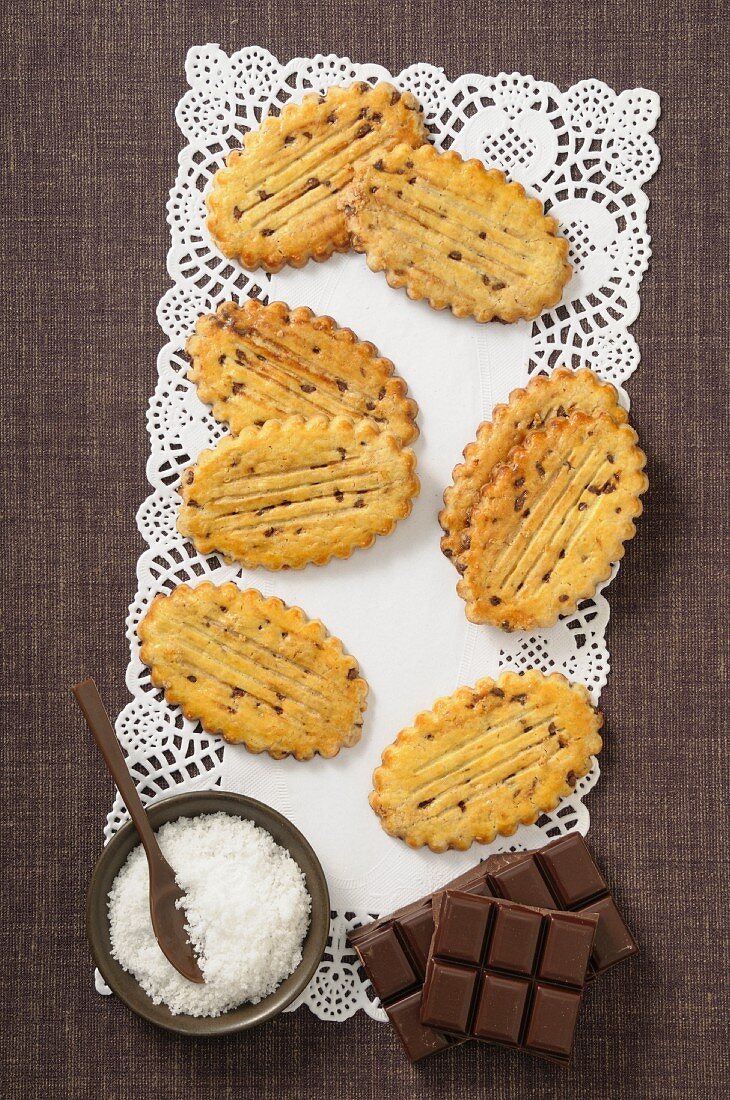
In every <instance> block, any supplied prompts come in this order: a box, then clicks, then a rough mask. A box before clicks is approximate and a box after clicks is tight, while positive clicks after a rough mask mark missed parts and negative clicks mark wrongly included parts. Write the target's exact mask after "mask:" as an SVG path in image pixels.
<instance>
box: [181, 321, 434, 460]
mask: <svg viewBox="0 0 730 1100" xmlns="http://www.w3.org/2000/svg"><path fill="white" fill-rule="evenodd" d="M186 350H187V353H188V356H189V357H190V359H191V360H192V366H191V369H190V371H189V372H188V378H190V379H191V381H193V382H195V384H196V385H197V387H198V394H199V395H200V398H201V400H202V401H205V402H207V403H208V404H210V405H212V406H213V415H214V416H215V418H216V419H217V420H222V421H225V422H227V423H228V424H230V427H231V431H232V432H240V431H242V430H243V429H244V428H250V427H253V426H257V427H261V425H262V424H263V423H264V422H265V421H266V420H272V419H276V420H285V419H286V417H287V416H294V415H299V416H303V417H310V416H316V415H321V416H326V417H334V416H338V415H340V416H342V415H344V416H350V417H352V418H353V419H355V418H358V417H363V418H364V419H366V420H369V421H370V422H371V423H372V424H373V425H374V426H375V427H376V428H379V429H380V428H382V429H387V430H388V431H391V432H392V433H393V435H395V436H396V438H397V439H398V440H399V441H400V442H401V443H403V444H407V443H411V442H413V440H414V439H415V438H416V437H417V435H418V428H417V427H416V422H415V419H416V414H417V412H418V406H417V405H416V403H415V401H412V400H411V399H410V398H408V397H407V396H406V395H407V393H408V387H407V386H406V383H405V382H404V381H403V379H402V378H399V377H397V376H396V375H394V373H393V372H394V367H393V364H392V363H391V361H390V359H384V358H382V357H381V356H379V355H378V351H377V348H375V347H374V346H373V345H372V344H370V343H367V342H363V341H360V340H358V339H357V337H356V336H355V334H354V333H353V332H351V331H350V329H348V328H339V326H338V325H337V324H336V323H335V322H334V321H333V320H332V318H331V317H317V316H315V314H314V313H312V311H311V309H307V308H306V307H305V306H300V307H299V308H298V309H289V307H288V306H286V305H284V303H283V302H273V303H272V304H271V305H268V306H265V305H263V304H262V303H261V302H259V301H257V300H255V299H249V300H248V301H246V302H245V304H244V305H242V306H238V305H236V304H235V302H224V304H223V305H221V306H219V307H218V310H217V312H216V313H213V314H208V315H206V316H205V317H201V318H199V320H198V323H197V325H196V327H195V334H194V335H193V336H191V337H190V339H189V340H188V342H187V348H186Z"/></svg>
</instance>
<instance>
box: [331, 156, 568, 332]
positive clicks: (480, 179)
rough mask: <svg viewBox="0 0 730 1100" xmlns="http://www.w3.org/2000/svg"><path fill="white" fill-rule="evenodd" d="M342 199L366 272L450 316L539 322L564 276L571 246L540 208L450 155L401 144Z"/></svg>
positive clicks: (362, 170) (360, 174)
mask: <svg viewBox="0 0 730 1100" xmlns="http://www.w3.org/2000/svg"><path fill="white" fill-rule="evenodd" d="M340 202H341V205H342V208H343V210H344V211H345V213H346V215H347V220H348V224H349V226H350V229H351V231H352V243H353V247H354V248H355V249H356V251H358V252H364V253H365V254H366V256H367V262H368V266H369V267H370V268H371V269H372V270H373V271H384V272H385V274H386V278H387V280H388V282H389V284H390V285H391V286H393V287H402V286H404V287H405V288H406V291H407V293H408V296H409V297H410V298H426V299H427V300H428V301H429V303H430V304H431V305H432V306H433V307H434V309H444V308H445V307H446V306H449V307H450V308H451V310H452V312H453V313H454V314H455V315H456V316H457V317H470V316H473V317H475V318H476V320H477V321H491V320H492V318H494V317H497V318H499V319H500V320H502V321H518V320H519V319H520V318H528V319H529V318H532V317H537V316H538V314H540V313H541V312H542V311H543V310H545V309H549V308H550V307H551V306H555V305H557V303H558V302H559V301H560V297H561V294H562V291H563V287H564V286H565V284H566V283H567V281H568V279H569V278H570V265H569V264H568V262H567V256H568V242H567V240H565V239H564V238H563V237H558V236H557V235H556V231H557V222H556V221H555V219H554V218H551V217H546V216H545V215H544V214H543V210H542V205H541V204H540V202H538V200H537V199H532V198H528V197H527V196H526V195H525V191H524V188H523V187H522V186H521V184H519V183H507V181H506V179H505V177H504V175H503V174H502V172H500V171H498V170H497V169H491V170H489V171H488V170H487V169H486V168H485V167H484V165H483V164H482V163H481V162H480V161H476V160H470V161H463V160H462V159H461V157H460V156H459V155H458V154H457V153H454V152H449V153H439V152H437V151H436V149H434V147H433V146H432V145H422V146H421V147H420V148H418V149H411V148H409V147H408V146H407V145H399V146H397V147H396V148H395V149H393V150H392V151H391V152H388V153H384V154H383V155H382V156H380V157H376V158H375V159H374V161H371V162H370V163H368V164H365V165H361V166H360V167H359V168H358V170H357V172H356V173H355V179H354V180H353V182H352V184H351V185H350V186H349V187H348V188H347V189H346V190H345V191H344V192H343V194H342V196H341V199H340Z"/></svg>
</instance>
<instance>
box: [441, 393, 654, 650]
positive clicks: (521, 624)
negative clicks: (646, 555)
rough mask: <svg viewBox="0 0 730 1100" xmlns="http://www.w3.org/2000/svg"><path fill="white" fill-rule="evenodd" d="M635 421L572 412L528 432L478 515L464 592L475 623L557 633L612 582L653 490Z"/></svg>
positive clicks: (464, 566) (466, 558)
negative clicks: (561, 620) (560, 621)
mask: <svg viewBox="0 0 730 1100" xmlns="http://www.w3.org/2000/svg"><path fill="white" fill-rule="evenodd" d="M637 442H638V441H637V436H636V432H635V431H634V429H633V428H632V427H631V426H630V425H629V424H617V423H616V421H615V420H614V419H613V417H612V416H610V415H609V414H608V413H602V414H601V415H600V416H599V417H592V416H588V415H587V414H586V413H584V412H573V413H571V415H570V416H569V417H567V418H563V417H553V419H552V420H549V421H548V422H547V424H546V425H545V427H544V428H543V429H539V430H536V431H533V432H529V433H528V435H527V436H526V438H525V440H524V443H522V444H520V445H519V446H517V447H515V448H514V450H513V451H512V452H511V454H510V455H509V458H508V459H507V462H506V463H503V464H501V465H498V466H497V467H496V468H495V470H494V471H493V473H492V476H491V478H490V480H489V481H488V482H487V484H486V485H485V486H484V488H483V489H482V491H481V496H480V499H479V502H478V503H477V504H476V506H475V507H474V509H473V511H472V515H471V522H470V524H469V533H468V546H467V548H466V549H465V550H464V551H463V553H462V554H461V555H460V556H459V558H458V567H459V570H460V572H463V575H462V577H461V578H460V580H459V583H458V585H457V591H458V593H459V595H460V596H461V597H462V599H464V600H465V601H466V605H467V606H466V616H467V618H468V619H469V620H470V621H471V622H475V623H492V624H494V625H495V626H500V627H502V629H503V630H532V629H534V628H535V627H544V626H551V625H552V624H553V623H554V622H556V620H557V618H558V616H559V615H565V614H568V613H569V612H572V611H574V610H575V609H576V607H577V605H578V603H579V601H580V600H583V599H586V598H588V597H589V596H592V595H593V594H594V592H595V591H596V587H597V586H598V585H599V584H600V583H601V581H604V580H607V579H608V577H609V575H610V573H611V567H612V565H613V563H614V562H616V561H618V560H619V559H620V558H622V557H623V554H624V544H625V543H626V542H627V541H628V540H629V539H631V538H633V536H634V534H635V527H634V520H635V519H636V517H637V516H639V515H641V511H642V504H641V499H640V498H641V495H642V493H644V492H645V491H646V489H647V487H648V480H647V477H646V474H645V473H644V465H645V463H646V456H645V455H644V453H643V451H642V450H640V448H639V447H638V446H637Z"/></svg>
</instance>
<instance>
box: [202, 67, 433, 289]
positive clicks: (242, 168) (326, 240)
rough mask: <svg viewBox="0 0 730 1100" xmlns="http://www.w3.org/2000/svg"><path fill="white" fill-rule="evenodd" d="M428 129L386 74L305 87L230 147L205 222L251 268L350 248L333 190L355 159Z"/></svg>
mask: <svg viewBox="0 0 730 1100" xmlns="http://www.w3.org/2000/svg"><path fill="white" fill-rule="evenodd" d="M427 136H428V134H427V131H426V128H425V125H424V122H423V114H422V111H421V107H420V104H419V103H418V101H417V100H416V99H415V98H414V97H413V96H412V95H411V93H410V92H401V91H399V90H398V89H397V88H394V87H393V85H392V84H376V85H374V86H371V85H370V84H365V83H358V84H351V85H350V86H349V87H347V88H340V87H336V88H330V89H329V91H328V92H327V95H325V96H318V95H307V96H305V97H304V99H303V100H302V102H301V103H289V104H287V106H286V107H284V109H283V110H282V112H281V114H280V115H279V116H278V117H277V118H274V117H272V116H269V117H268V118H267V119H266V120H265V121H264V122H263V123H262V125H261V128H260V129H259V130H254V131H252V132H251V133H249V134H247V135H246V138H245V141H244V147H243V149H242V150H234V151H233V152H232V153H230V154H229V156H228V160H227V162H226V167H225V168H221V169H220V170H219V171H218V172H217V173H216V175H215V177H214V179H213V188H212V190H211V192H210V194H209V195H208V210H209V216H208V229H209V230H210V233H211V236H212V237H213V239H214V241H215V242H216V244H217V245H218V247H219V248H220V250H221V251H222V252H223V253H224V255H226V256H230V257H231V258H233V259H236V260H238V261H239V262H240V263H241V264H242V265H243V266H244V267H246V268H248V269H249V270H255V269H256V268H259V267H262V268H264V270H265V271H279V270H280V269H281V268H282V267H283V266H284V264H291V265H292V266H293V267H302V266H303V265H304V264H305V263H306V262H307V260H309V259H315V260H325V259H327V257H328V256H331V255H332V253H333V252H334V251H338V252H345V251H347V249H348V248H349V241H350V234H349V230H348V228H347V224H346V221H345V218H344V216H343V214H342V211H341V210H340V209H339V208H338V206H337V196H338V195H339V193H340V191H341V190H342V188H343V187H345V186H346V185H347V184H348V183H349V182H350V180H351V179H352V175H353V172H354V169H355V166H356V165H357V164H359V163H360V162H362V161H364V160H367V159H368V158H370V157H373V156H377V155H378V153H379V152H382V151H384V150H385V149H388V148H390V147H391V146H393V145H396V144H397V143H398V142H405V143H407V145H408V146H415V145H420V144H421V142H423V141H425V140H426V138H427Z"/></svg>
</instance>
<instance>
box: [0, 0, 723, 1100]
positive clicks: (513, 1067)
mask: <svg viewBox="0 0 730 1100" xmlns="http://www.w3.org/2000/svg"><path fill="white" fill-rule="evenodd" d="M11 7H13V6H12V5H11ZM723 9H725V5H724V4H722V3H719V2H718V3H711V2H704V0H697V2H695V3H692V4H687V5H685V4H672V3H666V2H663V3H648V2H647V3H641V4H640V3H636V4H628V3H623V2H618V0H616V2H612V3H598V2H592V0H576V2H571V3H551V2H547V0H534V2H518V0H513V2H511V3H510V4H506V5H505V4H497V3H494V2H490V3H484V2H482V3H478V2H470V0H450V3H444V2H439V3H433V4H431V3H428V4H416V3H400V4H399V3H396V2H393V0H390V2H387V3H382V4H370V3H366V2H365V0H362V2H359V3H352V4H351V3H345V2H342V3H338V2H336V0H311V2H309V3H267V2H265V0H260V2H259V3H257V4H251V3H247V2H246V0H226V2H222V0H217V2H208V3H205V4H203V3H194V2H184V3H182V2H180V3H175V4H170V5H166V4H162V3H155V2H151V0H150V2H148V3H144V4H141V3H122V2H120V3H111V2H108V0H104V2H96V3H73V4H68V5H67V4H63V3H61V4H57V5H56V4H51V3H48V2H47V0H27V2H26V3H24V4H23V5H22V6H21V5H17V6H15V7H14V10H8V9H7V8H6V9H5V11H6V14H5V16H4V20H5V27H4V33H3V35H2V40H1V42H0V51H1V52H0V74H2V76H1V79H2V83H3V95H2V106H1V108H0V110H2V115H3V122H2V139H3V140H2V152H3V173H4V183H5V185H6V186H5V188H4V201H3V203H2V207H1V208H0V218H1V219H2V237H1V240H2V247H3V248H4V250H5V252H6V259H5V265H4V268H3V273H4V280H3V281H4V287H3V307H4V309H3V314H4V316H3V342H2V356H3V362H4V367H5V369H4V372H3V382H2V386H1V392H2V394H3V397H4V400H5V414H4V417H3V421H2V460H3V464H4V467H5V487H6V488H5V494H4V498H5V501H6V503H5V504H4V506H3V522H2V527H0V531H2V535H3V536H4V554H3V556H2V563H3V566H4V568H5V575H4V585H3V595H4V598H5V603H6V608H5V611H4V615H3V622H4V626H5V647H4V662H3V664H4V669H3V671H4V684H3V689H2V701H3V704H4V707H5V719H4V724H3V730H2V751H3V757H4V762H3V766H2V775H3V785H4V787H5V792H6V800H5V802H4V809H3V811H2V824H3V829H4V836H3V843H2V859H3V864H4V868H5V876H4V878H3V885H2V890H1V892H0V928H1V929H2V936H3V941H4V947H3V955H2V959H3V962H2V984H3V1010H4V1015H5V1020H4V1022H3V1024H2V1028H1V1029H0V1052H1V1055H2V1072H3V1077H4V1082H3V1084H2V1085H0V1095H2V1096H3V1097H7V1100H20V1098H22V1100H26V1098H27V1100H30V1098H35V1097H38V1098H40V1097H43V1098H44V1100H61V1098H63V1100H66V1098H71V1100H86V1098H89V1100H91V1098H94V1100H137V1098H144V1097H148V1096H149V1097H161V1098H172V1100H178V1098H180V1100H203V1098H209V1097H210V1098H213V1097H215V1098H216V1100H219V1098H225V1097H234V1096H235V1097H251V1098H256V1100H270V1098H272V1100H273V1098H277V1100H298V1098H302V1100H305V1098H306V1100H324V1098H326V1100H340V1098H342V1100H356V1098H361V1097H362V1098H375V1097H399V1098H411V1097H413V1098H415V1097H439V1098H443V1100H457V1098H458V1100H461V1098H469V1097H477V1096H489V1097H495V1098H499V1100H536V1098H542V1097H545V1098H547V1097H549V1096H552V1095H554V1094H555V1093H557V1094H558V1095H559V1096H561V1097H565V1098H571V1100H572V1098H591V1100H604V1098H611V1100H628V1098H629V1097H630V1098H632V1100H633V1098H635V1097H652V1098H653V1097H657V1098H661V1100H667V1098H671V1097H682V1098H684V1097H687V1098H702V1100H713V1098H715V1097H720V1096H724V1095H726V1090H727V1086H728V1050H727V1020H728V1008H729V1007H730V1005H729V1001H728V989H727V976H726V975H725V976H722V975H721V974H720V973H719V972H718V970H717V967H718V965H719V962H720V961H721V958H722V951H726V949H727V938H726V929H727V925H728V919H727V912H728V910H727V901H721V898H720V894H719V892H720V891H721V890H722V888H723V886H724V887H726V885H727V878H728V875H727V872H728V854H727V837H726V832H727V825H728V821H727V812H726V802H727V778H726V777H727V771H726V759H727V749H726V743H727V742H726V740H725V732H726V730H723V725H724V720H725V713H726V695H724V692H726V690H727V681H726V678H725V673H726V667H725V664H724V663H723V661H724V658H723V647H725V653H726V648H727V636H728V628H727V623H728V606H727V605H728V599H727V596H728V529H727V501H728V496H727V470H726V469H725V470H724V471H723V465H724V463H723V459H724V453H725V451H726V450H727V438H728V415H727V409H728V401H727V383H728V370H727V343H728V340H727V330H728V320H729V317H728V308H727V267H728V233H727V211H728V209H730V193H729V187H728V172H727V163H728V147H727V145H728V143H727V135H728V118H729V117H730V115H729V114H728V106H729V104H728V96H727V92H728V54H727V48H728V33H727V32H728V23H727V14H726V9H725V13H723ZM205 41H215V42H220V43H221V44H222V46H223V47H224V48H225V49H227V50H235V49H237V48H239V47H241V46H242V45H245V44H249V43H254V42H256V43H261V44H262V45H265V46H267V47H269V48H270V49H271V50H273V51H274V52H275V53H277V54H278V55H279V56H280V57H282V58H287V57H290V56H292V55H295V54H299V55H301V54H311V53H314V52H317V51H321V52H329V51H330V50H331V51H334V52H336V53H340V54H348V55H350V56H352V57H353V58H355V59H358V60H373V61H378V62H381V63H383V64H385V65H387V66H389V67H390V68H392V69H393V70H396V71H397V70H398V69H399V68H400V67H402V66H404V65H407V64H409V63H411V62H414V61H420V60H426V61H430V62H432V63H435V64H441V65H443V66H444V68H445V69H446V72H447V73H448V75H450V76H455V75H457V74H459V73H462V72H467V71H477V72H486V73H489V72H497V71H499V70H502V69H503V70H506V71H508V72H510V71H512V70H513V69H519V70H520V71H522V72H526V73H533V74H534V75H535V76H537V77H539V78H543V79H548V80H552V81H554V82H555V83H556V84H558V85H560V86H562V87H565V86H567V85H569V84H571V83H573V82H574V81H576V80H579V79H582V78H586V77H590V76H595V77H599V78H600V79H602V80H605V81H607V82H608V83H609V84H611V85H613V86H614V87H616V88H619V89H620V88H625V87H633V86H636V85H644V86H646V87H649V88H653V89H655V90H656V91H658V92H659V93H660V94H661V95H662V108H663V113H662V119H661V122H660V125H659V127H658V130H657V135H656V136H657V138H658V140H659V142H660V144H661V150H662V155H663V165H662V168H661V170H660V172H659V174H658V176H657V177H655V179H654V180H653V181H652V182H651V183H650V184H649V186H648V193H649V196H650V198H651V202H652V207H651V211H650V229H651V233H652V236H653V243H654V257H653V260H652V264H651V268H650V271H649V273H648V275H647V277H646V279H645V283H644V287H643V290H642V312H641V316H640V318H639V320H638V321H637V323H636V325H635V327H634V332H635V335H636V337H637V338H638V340H639V343H640V346H641V350H642V353H643V363H642V366H641V368H640V370H639V371H638V373H637V374H636V375H635V376H634V378H632V379H631V381H630V383H629V390H630V393H631V397H632V400H633V417H634V421H635V423H636V426H637V428H638V430H639V433H640V435H641V438H642V441H643V444H644V446H645V448H646V450H647V452H648V454H649V463H650V466H649V470H650V476H651V482H652V488H651V491H650V494H649V496H648V499H647V513H646V516H645V518H644V519H643V520H642V521H641V527H640V532H639V536H638V538H637V540H636V542H635V543H634V544H632V546H631V547H630V549H629V553H628V555H627V561H626V563H625V565H624V567H623V568H622V570H621V573H620V576H619V578H618V581H617V582H616V584H614V586H613V587H612V589H611V592H610V601H611V611H612V619H611V625H610V634H609V642H610V648H611V656H612V663H613V673H612V676H611V680H610V684H609V686H608V688H607V689H606V691H605V693H604V695H603V705H604V709H605V712H606V714H607V737H606V749H605V753H604V755H603V757H602V771H603V775H602V779H601V782H600V784H599V787H598V789H597V790H596V792H595V793H594V794H593V795H592V796H591V799H590V809H591V813H592V820H593V825H592V831H591V839H592V842H593V844H594V846H595V848H596V850H597V852H598V854H599V856H600V857H601V859H602V861H603V863H604V865H605V867H606V870H607V872H608V874H609V876H610V879H611V880H612V882H614V883H615V884H616V887H617V890H618V892H619V893H620V895H621V897H622V899H623V901H624V904H625V908H626V910H627V912H628V915H629V918H630V921H631V924H632V926H633V927H634V929H635V932H636V934H637V937H638V939H639V940H640V942H641V945H642V948H643V954H642V956H641V958H640V959H639V960H636V961H635V962H633V963H632V964H630V965H627V966H625V967H623V968H620V969H618V970H616V971H615V972H612V973H611V974H609V975H608V976H606V977H605V978H604V979H602V980H601V982H600V983H599V984H598V985H597V986H596V988H595V989H593V990H592V991H591V993H590V995H589V996H588V998H587V1002H586V1004H585V1008H584V1011H583V1014H582V1019H581V1026H580V1034H579V1039H578V1044H577V1049H576V1055H575V1061H574V1066H573V1068H572V1069H571V1070H570V1071H569V1072H567V1073H563V1072H562V1071H561V1070H559V1069H557V1068H553V1067H550V1066H547V1065H543V1064H541V1063H539V1062H536V1061H533V1060H528V1059H520V1058H519V1057H518V1056H516V1055H511V1054H509V1053H505V1052H500V1051H495V1050H493V1049H487V1048H484V1047H482V1048H479V1047H477V1046H476V1045H474V1044H472V1045H470V1046H469V1047H468V1048H466V1049H462V1050H457V1051H455V1052H453V1053H452V1055H446V1056H444V1057H441V1058H433V1059H431V1060H429V1061H427V1062H426V1063H424V1064H422V1065H421V1066H419V1067H417V1068H412V1067H411V1066H409V1065H408V1064H407V1063H406V1061H405V1059H404V1057H403V1056H402V1054H401V1051H400V1049H399V1048H398V1046H397V1044H396V1042H395V1041H394V1039H393V1038H392V1036H391V1034H390V1031H389V1029H388V1028H387V1027H385V1026H381V1025H378V1024H375V1023H373V1022H372V1021H370V1020H369V1019H367V1018H366V1017H365V1016H364V1015H362V1014H359V1015H358V1016H357V1017H355V1018H354V1019H352V1020H350V1021H349V1022H347V1023H346V1024H343V1025H340V1026H337V1025H332V1024H324V1023H322V1022H320V1021H319V1020H317V1019H315V1018H314V1017H313V1016H312V1015H310V1014H309V1013H308V1012H306V1011H300V1012H299V1013H297V1014H296V1015H294V1016H287V1017H284V1018H282V1019H280V1020H278V1021H276V1022H275V1023H273V1024H271V1025H269V1026H267V1027H265V1028H262V1029H260V1030H258V1031H255V1032H253V1033H251V1034H248V1035H244V1036H241V1037H240V1038H234V1039H231V1040H227V1041H217V1042H208V1043H204V1042H191V1041H186V1040H183V1039H178V1038H175V1037H171V1036H168V1035H166V1034H164V1033H161V1032H157V1031H155V1030H153V1029H152V1028H151V1027H150V1026H148V1025H146V1024H145V1023H143V1022H142V1021H141V1020H138V1019H136V1018H134V1017H132V1016H131V1015H130V1014H129V1013H128V1012H127V1011H126V1009H124V1007H123V1006H122V1005H121V1004H119V1003H117V1002H116V1001H114V1000H102V999H100V998H99V997H98V996H96V994H95V993H94V992H93V987H92V981H91V961H90V957H89V953H88V950H87V947H86V943H85V940H84V932H83V907H84V893H85V887H86V883H87V879H88V876H89V872H90V870H91V867H92V865H93V861H94V859H95V857H96V855H97V854H98V852H99V849H100V846H101V830H102V826H103V822H104V816H105V814H106V812H107V809H108V807H109V805H110V801H111V798H112V785H111V783H110V781H109V780H108V779H107V778H106V776H105V774H104V771H103V768H102V766H101V763H100V760H99V759H98V758H97V754H96V751H95V750H94V749H93V748H92V746H91V745H90V742H89V738H88V736H87V735H86V733H85V732H84V730H83V729H82V725H81V722H80V720H79V716H78V715H77V714H76V713H75V712H74V711H73V710H72V706H71V700H70V696H69V692H68V685H69V684H70V683H71V682H72V681H74V680H76V679H77V678H80V677H81V676H82V675H83V674H93V675H94V676H96V678H97V679H98V681H99V683H100V686H101V689H102V692H103V694H104V695H105V697H106V699H107V701H108V703H109V705H110V708H111V709H112V710H113V711H114V712H116V710H118V709H119V708H120V707H121V706H122V705H123V704H124V703H125V701H126V699H127V696H126V692H125V688H124V679H123V677H124V669H125V666H126V663H127V645H126V642H125V639H124V629H123V621H124V616H125V612H126V608H127V604H128V602H129V600H130V598H131V596H132V595H133V593H134V589H135V574H134V569H135V562H136V558H137V556H138V554H139V553H140V549H141V546H140V539H139V537H138V535H137V532H136V529H135V525H134V513H135V510H136V508H137V506H138V504H139V503H140V502H141V501H142V499H143V498H144V497H145V495H146V494H147V492H148V487H147V483H146V481H145V477H144V463H145V459H146V457H147V442H148V441H147V436H146V434H145V421H144V413H145V407H146V404H147V400H148V397H149V395H150V394H151V392H152V389H153V386H154V379H155V355H156V351H157V348H158V346H159V344H160V343H161V339H162V337H161V333H160V332H159V330H158V329H157V327H156V324H155V318H154V310H155V305H156V302H157V299H158V297H159V295H160V294H161V292H162V291H163V290H164V289H165V287H166V286H167V285H168V280H167V276H166V272H165V253H166V250H167V245H168V236H167V227H166V225H165V220H164V217H165V215H164V204H165V200H166V197H167V190H168V188H169V186H170V184H171V183H172V181H173V177H174V172H175V165H176V154H177V150H178V148H179V147H180V144H181V138H180V135H179V133H178V131H177V129H176V127H175V124H174V119H173V108H174V105H175V103H176V101H177V99H178V97H179V95H180V94H181V93H182V91H183V90H184V89H185V80H184V71H183V62H184V57H185V50H186V48H187V47H188V46H189V45H191V44H193V43H201V42H205ZM723 775H724V776H725V783H724V784H723V782H722V778H723ZM723 787H724V790H723ZM242 931H243V932H244V933H245V930H242Z"/></svg>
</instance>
